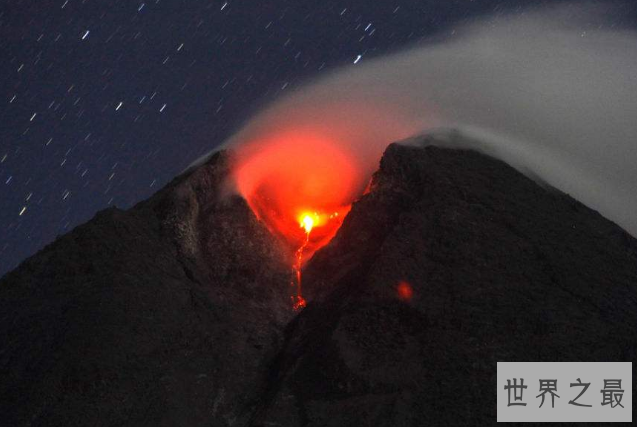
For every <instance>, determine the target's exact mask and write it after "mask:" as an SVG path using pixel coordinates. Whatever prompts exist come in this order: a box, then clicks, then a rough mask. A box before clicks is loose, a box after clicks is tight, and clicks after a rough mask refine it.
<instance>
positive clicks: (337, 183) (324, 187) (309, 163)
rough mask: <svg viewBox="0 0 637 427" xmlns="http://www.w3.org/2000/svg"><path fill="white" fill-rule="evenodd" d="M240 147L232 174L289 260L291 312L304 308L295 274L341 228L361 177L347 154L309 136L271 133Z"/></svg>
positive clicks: (360, 187) (358, 191) (339, 147)
mask: <svg viewBox="0 0 637 427" xmlns="http://www.w3.org/2000/svg"><path fill="white" fill-rule="evenodd" d="M254 142H255V143H254V144H248V145H247V146H244V147H242V151H241V152H240V155H239V161H238V165H237V167H236V170H235V172H234V177H235V182H236V185H237V187H238V190H239V192H240V193H241V195H243V197H244V198H245V199H246V200H247V201H248V204H249V205H250V207H251V208H252V210H253V211H254V212H255V214H256V215H257V217H258V218H259V219H260V220H261V221H263V222H264V223H265V224H266V225H267V226H268V228H269V230H270V231H271V232H272V233H273V234H275V235H276V236H278V237H279V238H280V239H282V240H283V241H284V242H285V243H286V244H287V246H288V247H289V248H290V252H291V253H293V254H294V261H293V269H294V273H295V275H294V276H295V282H293V283H292V285H293V286H295V288H296V292H295V295H293V296H292V303H293V307H294V308H295V309H300V308H303V307H304V306H305V299H304V298H303V296H302V293H301V268H302V267H303V264H304V262H305V261H307V260H308V259H309V258H310V257H311V256H312V255H313V254H314V252H316V251H317V250H318V249H319V248H321V247H322V246H324V245H325V244H327V243H328V242H329V241H330V240H331V239H332V237H334V235H335V234H336V231H337V230H338V229H339V227H340V226H341V223H342V221H343V218H344V217H345V215H346V214H347V213H348V212H349V210H350V205H351V203H352V201H353V200H354V199H355V198H356V197H358V196H359V195H360V194H361V193H362V190H363V188H364V184H365V182H366V179H367V177H365V176H363V173H362V172H361V169H360V165H359V164H357V161H356V160H355V158H353V157H352V155H351V153H349V152H347V151H346V149H343V148H342V146H343V145H345V144H338V143H336V142H335V141H331V140H329V138H326V137H322V136H319V135H317V134H315V133H312V132H309V131H302V130H296V131H285V132H274V134H272V135H270V136H268V137H261V138H260V139H259V140H258V141H254Z"/></svg>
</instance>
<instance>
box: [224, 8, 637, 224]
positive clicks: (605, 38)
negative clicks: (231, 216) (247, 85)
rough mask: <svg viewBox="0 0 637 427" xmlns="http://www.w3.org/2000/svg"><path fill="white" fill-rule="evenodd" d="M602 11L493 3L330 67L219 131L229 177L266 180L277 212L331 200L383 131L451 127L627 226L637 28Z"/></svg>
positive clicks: (394, 135)
mask: <svg viewBox="0 0 637 427" xmlns="http://www.w3.org/2000/svg"><path fill="white" fill-rule="evenodd" d="M612 21H613V9H612V8H609V7H605V8H602V7H599V6H591V5H579V6H576V5H569V6H566V7H559V8H548V9H543V10H534V11H528V12H526V13H522V14H516V15H510V16H499V17H491V18H486V19H482V20H480V21H474V22H471V23H466V24H465V25H464V26H462V27H461V28H457V29H456V30H455V31H454V34H451V32H450V34H449V35H448V36H447V37H444V38H437V39H436V40H435V41H432V42H430V43H427V44H425V45H420V46H419V47H417V48H412V49H410V50H406V51H403V52H399V53H396V54H392V55H388V56H384V57H380V58H376V59H368V58H365V57H364V58H362V60H361V61H359V62H358V63H356V64H349V65H347V66H344V67H342V68H340V69H336V70H334V71H333V72H331V74H329V75H328V76H326V77H323V78H321V79H319V80H316V81H313V82H309V83H308V84H306V85H305V86H304V87H302V88H301V89H299V90H297V91H295V92H293V93H291V94H289V95H287V96H285V97H283V98H281V99H279V100H277V101H275V102H274V103H272V104H271V105H269V106H268V107H267V108H265V109H264V110H263V111H261V112H260V113H259V114H257V115H256V116H255V117H254V118H252V119H251V120H249V121H248V122H247V123H246V124H245V126H244V127H243V128H242V129H241V130H240V131H239V132H238V133H237V134H235V135H234V136H233V137H232V138H231V139H230V140H229V141H228V144H229V145H231V146H235V147H237V149H238V152H239V157H240V159H241V160H240V162H239V167H238V168H237V171H236V173H235V185H236V187H237V189H238V191H240V192H241V193H242V194H243V195H244V196H245V197H246V198H247V199H248V200H249V201H250V200H252V201H254V200H255V194H257V193H259V194H261V195H263V194H266V195H267V197H265V198H263V200H266V199H267V201H268V202H267V203H272V204H273V206H274V208H272V209H273V212H274V213H275V215H277V216H279V217H280V216H284V215H285V214H284V211H285V210H286V209H287V210H294V209H297V210H298V209H301V207H302V208H303V209H305V208H308V209H320V208H321V206H316V204H313V199H312V198H313V197H314V198H317V197H319V196H318V194H319V193H320V194H322V196H320V197H319V199H320V200H319V201H320V203H322V204H324V205H326V206H328V209H333V210H334V209H336V208H337V207H339V206H345V205H348V204H350V203H351V201H352V200H353V199H354V198H355V197H357V196H358V195H360V194H361V192H362V190H363V189H364V187H365V185H366V183H367V181H368V179H369V177H370V176H371V173H372V172H373V171H374V170H375V169H376V168H377V166H378V161H379V159H380V156H381V155H382V152H383V150H384V148H385V147H386V146H387V145H388V144H389V143H390V142H393V141H398V140H402V139H405V138H408V137H410V136H413V135H417V134H420V133H424V132H427V131H430V130H432V129H437V128H454V129H459V131H460V132H462V133H465V134H468V135H469V136H470V137H471V138H468V139H464V140H465V141H476V142H465V143H462V144H461V146H462V147H463V148H473V149H477V150H480V151H483V152H486V153H487V154H490V155H493V156H495V157H498V158H501V159H502V160H504V161H506V162H507V163H509V164H511V165H513V166H514V167H516V168H518V169H520V170H521V171H523V172H525V173H527V174H529V175H530V176H533V177H536V178H537V177H539V179H541V180H543V181H545V182H547V183H548V184H550V185H552V186H554V187H557V188H559V189H561V190H562V191H564V192H566V193H569V194H571V195H572V196H573V197H575V198H576V199H578V200H580V201H582V202H583V203H585V204H586V205H588V206H590V207H592V208H594V209H596V210H598V211H600V212H601V213H602V214H603V215H605V216H606V217H608V218H610V219H612V220H614V221H616V222H617V223H619V224H620V225H621V226H623V227H624V228H626V229H627V230H628V231H629V232H631V233H632V234H633V235H637V215H636V214H635V212H637V167H636V166H637V33H636V32H635V31H634V30H631V29H625V28H612V25H611V24H610V23H612ZM452 143H453V142H452ZM277 147H278V148H277ZM294 147H296V148H294ZM303 147H308V148H307V151H306V152H307V153H309V154H307V155H306V156H303V155H302V154H301V153H302V152H304V148H303ZM286 153H292V154H290V155H287V154H286ZM264 155H265V156H267V160H263V161H259V160H258V159H259V158H261V159H265V158H266V157H263V156H264ZM330 159H333V160H334V162H333V163H331V161H330ZM314 163H316V164H317V165H318V168H319V169H320V171H318V172H316V168H315V167H314ZM345 163H346V164H347V165H348V166H347V167H345V166H343V164H345ZM277 164H280V165H285V166H283V168H284V169H285V171H283V172H281V173H279V172H277V170H276V169H277V168H278V167H279V166H277ZM332 164H333V168H332V167H331V166H330V165H332ZM315 172H316V173H315ZM277 174H278V175H279V179H278V180H277V179H274V180H273V179H272V177H273V176H275V175H277ZM320 174H332V175H333V176H332V178H320V177H319V175H320ZM308 175H312V176H313V177H312V178H311V179H305V177H306V176H308ZM268 186H270V187H271V188H270V190H268V189H267V188H266V187H268ZM277 194H281V197H282V198H288V200H283V201H279V202H277V201H276V199H277ZM297 194H300V196H298V197H299V199H302V200H299V201H298V203H297V201H296V200H295V202H294V203H292V202H290V201H289V199H290V198H295V197H296V196H294V195H297ZM251 205H252V206H253V208H255V205H254V203H253V202H251ZM269 209H270V207H267V208H264V207H263V206H261V207H260V208H259V207H256V209H255V211H257V212H258V213H259V211H260V210H261V211H263V210H269ZM261 214H263V212H261ZM292 215H293V216H294V215H297V213H296V212H294V213H293V214H292Z"/></svg>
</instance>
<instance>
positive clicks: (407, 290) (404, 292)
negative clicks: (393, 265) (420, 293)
mask: <svg viewBox="0 0 637 427" xmlns="http://www.w3.org/2000/svg"><path fill="white" fill-rule="evenodd" d="M396 293H397V294H398V298H400V299H401V300H403V301H411V299H412V298H413V296H414V290H413V288H412V287H411V285H410V284H409V282H406V281H404V280H403V281H400V282H398V286H397V287H396Z"/></svg>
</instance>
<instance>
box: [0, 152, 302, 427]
mask: <svg viewBox="0 0 637 427" xmlns="http://www.w3.org/2000/svg"><path fill="white" fill-rule="evenodd" d="M231 163H232V157H231V155H229V154H228V153H225V152H222V153H217V154H216V155H215V156H213V157H212V158H211V159H210V160H209V161H208V162H207V163H205V164H204V165H202V166H201V167H199V168H197V169H195V170H193V171H191V172H189V173H187V174H186V175H184V176H181V177H179V178H177V179H176V180H175V181H173V182H172V183H171V184H169V185H168V186H167V187H166V188H164V189H163V190H162V191H160V192H159V193H157V194H156V195H155V196H153V197H152V198H151V199H149V200H148V201H146V202H143V203H140V204H139V205H137V206H136V207H134V208H132V209H131V210H129V211H121V210H118V209H114V208H113V209H108V210H106V211H103V212H100V213H98V214H97V216H96V217H95V218H93V219H92V220H91V221H89V222H88V223H87V224H85V225H82V226H80V227H78V228H77V229H75V230H73V231H72V232H71V233H69V234H67V235H65V236H63V237H61V238H59V239H58V240H56V241H55V242H54V243H52V244H51V245H49V246H47V247H46V248H45V249H43V250H42V251H40V252H39V253H38V254H36V255H35V256H33V257H31V258H30V259H28V260H27V261H25V262H24V263H22V265H20V266H19V267H18V268H17V269H16V270H15V271H13V272H12V273H10V274H8V275H7V276H5V277H4V278H3V279H2V281H0V379H1V380H0V419H2V421H1V422H0V424H2V425H7V426H9V425H10V426H27V425H28V426H72V425H91V426H121V425H134V426H142V425H148V426H160V425H162V426H169V425H180V426H186V425H220V426H225V425H232V424H235V425H237V424H239V425H240V424H241V423H242V422H243V421H244V420H245V419H246V417H247V414H249V413H250V412H251V411H252V407H253V405H254V402H255V400H256V398H257V396H258V395H259V393H260V392H261V390H262V389H263V387H264V386H265V384H266V383H265V380H266V373H267V366H269V365H270V364H271V363H272V360H273V358H274V356H275V355H276V354H277V352H278V351H279V350H280V345H281V343H282V339H283V328H284V327H285V325H286V323H287V322H288V321H289V319H290V318H291V316H292V315H293V312H292V311H291V310H290V308H289V280H290V274H291V272H290V268H289V263H288V262H287V261H286V259H285V255H284V253H283V252H282V251H281V250H280V248H279V243H278V242H277V241H276V240H275V239H274V238H273V237H272V236H271V235H270V234H269V232H268V231H267V230H266V229H265V227H264V226H263V225H262V224H261V223H260V222H259V221H258V220H257V219H256V218H255V216H254V215H253V214H252V212H251V210H250V209H249V207H248V206H247V204H246V203H245V201H244V200H243V199H241V198H239V197H236V196H234V197H232V196H225V195H224V194H222V188H223V186H222V182H223V181H224V180H225V179H226V177H227V174H228V170H229V167H230V166H231Z"/></svg>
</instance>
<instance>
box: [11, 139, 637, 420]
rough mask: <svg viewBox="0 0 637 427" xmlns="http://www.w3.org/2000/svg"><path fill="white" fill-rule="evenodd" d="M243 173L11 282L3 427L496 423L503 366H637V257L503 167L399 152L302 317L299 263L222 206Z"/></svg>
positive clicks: (316, 275)
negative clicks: (297, 300)
mask: <svg viewBox="0 0 637 427" xmlns="http://www.w3.org/2000/svg"><path fill="white" fill-rule="evenodd" d="M424 142H426V143H427V144H435V143H437V141H436V140H435V138H434V139H432V138H424ZM230 166H232V156H231V155H229V154H228V153H225V152H222V153H217V154H216V155H215V156H213V157H212V158H211V159H210V160H209V161H207V162H206V163H205V164H204V165H202V166H201V167H199V168H198V169H196V170H194V171H192V172H190V173H188V174H186V175H184V176H181V177H179V178H177V179H176V180H175V181H173V182H172V183H171V184H169V185H168V186H167V187H166V188H164V189H163V190H162V191H160V192H159V193H157V194H156V195H155V196H153V197H152V198H151V199H149V200H148V201H146V202H143V203H140V204H139V205H137V206H135V207H134V208H132V209H131V210H129V211H126V212H122V211H119V210H116V209H110V210H107V211H104V212H101V213H100V214H98V215H97V216H96V217H95V218H94V219H93V220H91V221H90V222H89V223H87V224H85V225H83V226H81V227H78V228H77V229H75V230H74V231H72V232H71V233H69V234H67V235H66V236H63V237H62V238H60V239H58V240H57V241H56V242H54V243H53V244H51V245H49V246H48V247H46V248H45V249H44V250H42V251H41V252H40V253H38V254H36V255H35V256H33V257H32V258H30V259H29V260H27V261H25V262H24V263H22V265H20V267H18V269H16V270H15V271H14V272H12V273H10V274H8V275H7V276H5V277H4V278H3V279H2V281H0V316H1V317H0V378H1V379H2V380H1V381H0V414H1V415H2V417H1V418H2V420H3V423H6V424H7V425H14V426H26V425H29V426H45V425H46V426H51V425H64V426H68V425H94V426H115V425H135V426H140V425H148V426H157V425H179V426H189V425H192V426H198V425H213V426H230V425H248V426H263V425H285V426H296V425H299V426H300V425H315V426H330V425H333V426H337V425H381V426H382V425H386V426H394V425H427V424H433V425H447V424H463V425H469V424H471V425H491V424H492V423H493V422H495V397H496V396H495V386H496V384H495V373H496V362H497V361H578V360H582V361H632V360H635V359H636V356H637V350H636V349H637V332H636V330H635V328H634V317H635V313H636V312H637V241H636V240H635V239H634V238H632V237H631V236H629V235H628V234H627V233H625V232H624V231H623V230H622V229H621V228H619V227H618V226H616V225H615V224H613V223H612V222H610V221H608V220H606V219H604V218H603V217H601V216H600V215H599V214H597V213H596V212H594V211H592V210H590V209H588V208H586V207H585V206H583V205H582V204H580V203H579V202H577V201H575V200H573V199H572V198H570V197H569V196H567V195H565V194H562V193H560V192H558V191H556V190H554V189H551V188H546V187H543V186H540V185H538V184H536V183H535V182H533V181H531V180H530V179H528V178H526V177H525V176H523V175H521V174H520V173H518V172H517V171H515V170H514V169H512V168H511V167H509V166H507V165H506V164H504V163H502V162H500V161H497V160H494V159H492V158H489V157H486V156H484V155H481V154H478V153H476V152H472V151H457V150H448V149H441V148H436V147H432V146H427V147H424V146H419V147H409V146H402V145H396V144H393V145H391V146H390V147H389V148H388V149H387V151H386V153H385V155H384V157H383V159H382V161H381V164H380V169H379V170H378V172H377V173H376V174H375V175H374V178H373V181H372V185H371V187H370V189H369V192H367V193H366V194H365V195H364V196H362V197H361V198H360V200H358V201H357V202H355V203H354V204H353V206H352V208H351V211H350V212H349V214H348V215H347V217H346V218H345V219H344V221H343V224H342V226H341V228H340V229H339V230H338V233H337V234H336V236H335V237H334V239H333V240H332V241H331V242H330V243H329V244H328V245H327V246H325V247H324V248H323V249H321V250H319V251H318V252H316V254H315V255H314V257H313V258H312V259H311V260H310V261H309V262H308V264H307V265H306V267H305V269H304V292H305V297H306V298H307V307H306V308H305V309H304V310H302V311H300V313H297V312H294V311H293V310H292V308H291V306H290V300H289V298H290V295H291V293H292V292H293V289H291V287H290V280H291V276H292V275H293V274H294V271H293V269H292V268H291V266H292V265H293V263H294V254H293V253H291V252H290V250H289V248H288V247H287V246H286V245H285V244H281V242H280V239H278V238H276V237H274V236H273V234H272V233H270V232H269V231H268V229H267V228H266V227H265V225H264V224H263V223H262V222H260V221H258V220H257V217H256V216H255V215H254V213H253V211H252V210H251V209H250V207H249V206H248V204H247V203H246V202H245V201H244V200H243V199H242V198H240V197H224V196H223V195H222V194H221V188H222V187H223V186H222V183H223V182H224V180H225V179H226V177H227V175H228V173H229V170H230V169H229V168H230ZM301 231H303V229H301ZM633 392H634V391H633Z"/></svg>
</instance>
